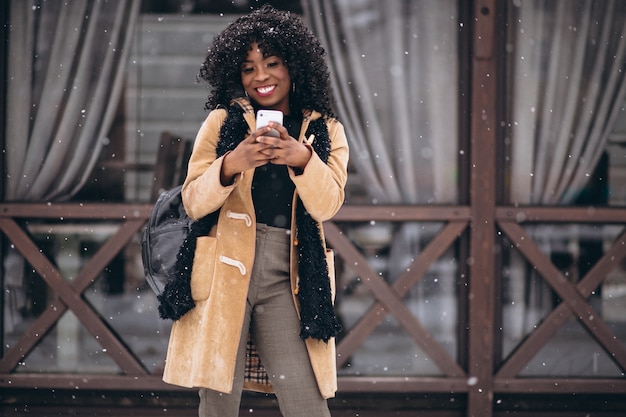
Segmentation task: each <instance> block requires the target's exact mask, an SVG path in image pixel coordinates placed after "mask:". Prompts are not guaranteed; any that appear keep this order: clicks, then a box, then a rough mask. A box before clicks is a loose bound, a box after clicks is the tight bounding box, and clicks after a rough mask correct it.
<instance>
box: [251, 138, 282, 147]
mask: <svg viewBox="0 0 626 417" xmlns="http://www.w3.org/2000/svg"><path fill="white" fill-rule="evenodd" d="M256 141H257V142H258V143H262V144H263V145H266V146H267V148H269V149H278V148H280V142H281V139H280V138H275V137H273V136H259V137H257V138H256Z"/></svg>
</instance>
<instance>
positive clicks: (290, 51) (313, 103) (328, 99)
mask: <svg viewBox="0 0 626 417" xmlns="http://www.w3.org/2000/svg"><path fill="white" fill-rule="evenodd" d="M254 42H256V43H258V45H259V47H260V49H261V51H262V52H263V56H265V57H267V56H277V57H280V58H281V59H282V60H283V61H284V62H285V65H286V66H287V69H288V71H289V76H290V77H291V81H292V82H293V83H295V86H296V88H295V92H293V91H292V92H291V95H290V98H289V103H290V106H291V108H292V109H294V110H295V109H297V110H302V109H311V110H317V111H318V112H320V113H321V114H323V115H324V116H327V117H334V112H333V110H332V100H333V99H332V93H331V87H330V75H329V71H328V66H327V64H326V61H325V58H326V51H325V50H324V48H323V47H322V45H321V44H320V42H319V40H318V39H317V38H316V37H315V35H313V33H312V32H311V30H310V29H308V28H307V26H306V25H305V24H304V22H303V21H302V19H301V18H300V17H299V16H297V15H295V14H293V13H291V12H286V11H279V10H276V9H275V8H273V7H272V6H270V5H267V4H266V5H264V6H262V7H261V8H259V9H257V10H255V11H253V12H251V13H249V14H247V15H244V16H241V17H239V18H238V19H236V20H235V21H233V22H232V23H231V24H230V25H229V26H228V27H227V28H226V29H224V31H223V32H222V33H220V34H219V35H218V36H216V37H215V39H214V40H213V42H212V43H211V45H210V47H209V50H208V53H207V56H206V59H205V60H204V62H203V63H202V66H201V67H200V74H199V75H198V79H199V80H204V81H206V82H208V83H209V85H210V86H211V87H212V90H211V92H210V93H209V98H208V101H207V102H206V104H205V108H206V109H207V110H213V109H215V108H217V107H218V106H228V105H229V104H230V101H231V100H232V99H234V98H237V97H241V96H243V95H244V90H243V87H242V85H241V65H242V64H243V62H244V61H245V59H246V57H247V55H248V51H249V50H250V48H251V45H252V44H253V43H254Z"/></svg>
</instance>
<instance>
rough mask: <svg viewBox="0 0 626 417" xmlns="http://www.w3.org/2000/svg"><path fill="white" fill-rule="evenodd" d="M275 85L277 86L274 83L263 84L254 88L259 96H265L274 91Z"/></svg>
mask: <svg viewBox="0 0 626 417" xmlns="http://www.w3.org/2000/svg"><path fill="white" fill-rule="evenodd" d="M276 87H277V85H276V84H272V85H264V86H261V87H257V88H255V89H254V90H255V91H256V93H257V94H258V95H259V97H267V96H270V95H272V93H273V92H274V91H276Z"/></svg>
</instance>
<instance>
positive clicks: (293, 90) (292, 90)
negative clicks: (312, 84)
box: [291, 83, 296, 93]
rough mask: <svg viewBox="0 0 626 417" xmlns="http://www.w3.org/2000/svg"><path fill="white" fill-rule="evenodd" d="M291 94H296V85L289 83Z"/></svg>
mask: <svg viewBox="0 0 626 417" xmlns="http://www.w3.org/2000/svg"><path fill="white" fill-rule="evenodd" d="M291 92H292V93H295V92H296V83H291Z"/></svg>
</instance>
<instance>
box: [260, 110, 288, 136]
mask: <svg viewBox="0 0 626 417" xmlns="http://www.w3.org/2000/svg"><path fill="white" fill-rule="evenodd" d="M269 122H274V123H278V124H279V125H282V124H283V112H282V111H280V110H259V111H258V112H257V113H256V128H257V129H260V128H262V127H264V126H267V125H268V123H269ZM266 135H267V136H274V137H276V138H278V137H280V135H279V134H278V131H277V130H276V129H272V130H270V131H269V132H268V133H266Z"/></svg>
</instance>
